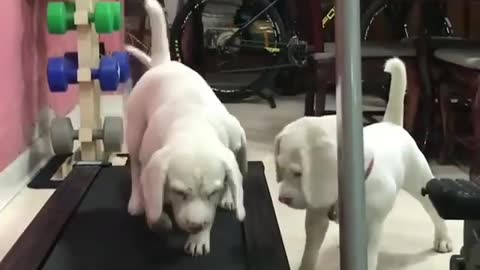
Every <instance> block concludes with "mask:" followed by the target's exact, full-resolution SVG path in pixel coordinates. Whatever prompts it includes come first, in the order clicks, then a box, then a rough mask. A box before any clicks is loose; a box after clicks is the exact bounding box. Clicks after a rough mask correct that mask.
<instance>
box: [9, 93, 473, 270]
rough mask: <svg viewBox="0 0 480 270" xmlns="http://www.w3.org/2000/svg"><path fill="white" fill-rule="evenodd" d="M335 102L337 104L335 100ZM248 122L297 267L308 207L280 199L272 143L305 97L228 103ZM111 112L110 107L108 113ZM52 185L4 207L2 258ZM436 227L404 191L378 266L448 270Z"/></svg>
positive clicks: (325, 257) (331, 246)
mask: <svg viewBox="0 0 480 270" xmlns="http://www.w3.org/2000/svg"><path fill="white" fill-rule="evenodd" d="M120 101H121V97H120V98H111V99H109V100H106V101H105V102H104V103H103V106H104V108H107V109H106V110H107V111H110V110H111V111H112V112H113V113H114V114H117V113H119V112H121V105H120ZM329 103H330V104H335V103H334V102H332V101H330V102H329ZM228 108H229V110H230V111H231V112H232V113H233V114H235V115H236V116H237V117H238V118H239V119H240V121H241V122H242V124H243V125H244V127H245V129H246V131H247V136H248V146H249V153H248V154H249V159H250V160H262V161H263V162H264V163H265V166H266V175H267V179H268V184H269V187H270V192H271V195H272V198H273V203H274V206H275V210H276V213H277V218H278V222H279V225H280V230H281V233H282V237H283V241H284V244H285V248H286V252H287V255H288V259H289V262H290V266H291V268H292V269H298V266H299V263H300V259H301V255H302V252H303V244H304V240H305V235H304V229H303V220H304V212H303V211H298V210H292V209H289V208H287V207H285V206H283V205H281V204H280V203H278V201H277V200H276V197H277V195H278V187H277V183H276V182H275V172H274V166H273V155H272V142H273V138H274V136H275V135H276V134H277V133H278V132H279V131H280V130H281V128H282V127H283V126H285V125H286V124H287V123H289V122H291V121H293V120H295V119H297V118H299V117H301V116H302V114H303V97H301V96H298V97H289V98H280V99H279V100H278V107H277V109H274V110H272V109H270V108H269V107H268V106H267V105H266V104H265V103H261V102H251V103H243V104H232V105H228ZM107 114H108V112H107ZM432 167H433V169H434V171H435V174H436V175H438V176H445V177H460V178H465V177H466V174H465V172H463V171H462V170H460V169H458V168H456V167H453V166H437V165H435V164H432ZM52 193H53V192H52V191H48V190H40V191H39V190H31V189H28V188H25V190H23V191H22V192H21V193H20V194H19V195H18V196H17V197H16V198H15V199H14V200H13V201H12V202H11V203H10V204H9V205H8V206H7V207H6V208H5V209H4V210H3V211H2V212H0V239H1V241H0V259H1V258H3V256H4V255H5V254H6V252H8V250H9V248H10V247H11V246H12V245H13V243H14V242H15V241H16V239H17V238H18V237H19V235H20V234H21V233H22V232H23V230H24V229H25V228H26V227H27V225H28V223H29V222H30V221H31V220H32V219H33V218H34V216H35V215H36V213H37V212H38V211H39V210H40V208H41V207H42V205H43V204H44V203H45V201H46V200H47V199H48V198H49V196H50V195H51V194H52ZM462 225H463V224H462V223H461V222H448V227H449V229H450V233H451V235H452V238H453V240H454V247H455V250H454V252H458V250H459V249H460V247H461V245H462ZM432 246H433V226H432V224H431V222H430V220H429V218H428V217H427V214H426V213H425V212H424V211H423V209H422V208H421V207H420V205H419V204H418V203H417V202H416V201H414V200H413V199H412V198H411V197H409V195H407V194H405V193H402V194H400V196H399V197H398V199H397V202H396V205H395V208H394V209H393V211H392V212H391V214H390V216H389V217H388V220H387V221H386V225H385V231H384V234H383V238H382V246H381V254H380V257H379V269H380V270H387V269H416V270H417V269H418V270H423V269H425V270H427V269H428V270H431V269H435V270H446V269H448V267H449V258H450V256H451V255H452V254H436V253H434V252H433V251H432ZM338 251H339V250H338V227H337V226H336V225H333V224H332V225H331V226H330V228H329V231H328V234H327V237H326V240H325V244H324V246H323V247H322V248H321V251H320V258H319V264H318V265H319V266H318V269H322V270H330V269H338V268H339V266H338V265H339V254H338Z"/></svg>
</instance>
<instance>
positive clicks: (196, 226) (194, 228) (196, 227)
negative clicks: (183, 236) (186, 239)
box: [187, 223, 203, 233]
mask: <svg viewBox="0 0 480 270" xmlns="http://www.w3.org/2000/svg"><path fill="white" fill-rule="evenodd" d="M187 228H188V231H189V232H190V233H199V232H200V231H201V230H202V229H203V224H201V223H188V224H187Z"/></svg>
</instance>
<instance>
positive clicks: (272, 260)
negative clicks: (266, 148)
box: [0, 162, 290, 270]
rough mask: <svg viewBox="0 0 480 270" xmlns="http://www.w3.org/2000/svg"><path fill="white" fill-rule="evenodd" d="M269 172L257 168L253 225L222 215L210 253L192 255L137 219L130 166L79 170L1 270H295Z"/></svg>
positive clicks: (179, 237)
mask: <svg viewBox="0 0 480 270" xmlns="http://www.w3.org/2000/svg"><path fill="white" fill-rule="evenodd" d="M264 169H265V168H264V166H263V164H262V163H261V162H250V163H249V169H248V172H249V174H248V176H247V177H246V179H245V181H244V190H245V209H246V213H247V217H246V218H245V221H244V222H242V223H241V222H238V221H237V220H236V218H235V215H234V212H231V211H225V210H221V209H218V211H217V215H216V219H215V224H214V226H213V229H212V236H211V242H210V245H211V246H210V247H211V251H210V254H208V255H206V256H200V257H191V256H190V255H186V254H185V253H184V251H183V245H184V243H185V242H184V241H185V238H186V236H187V234H185V233H183V232H180V231H178V230H176V229H175V230H174V231H172V232H170V233H158V234H155V233H153V232H151V231H150V230H149V229H148V228H147V225H146V224H145V219H144V218H143V217H131V216H129V214H128V212H127V204H128V199H129V195H130V185H131V184H130V173H129V169H128V167H127V166H120V167H113V166H109V165H108V164H103V165H88V164H77V165H76V166H75V167H74V168H73V170H72V172H71V174H70V175H69V176H68V177H67V178H66V179H65V180H64V181H63V183H62V184H61V185H60V186H59V187H58V188H57V190H56V191H55V192H54V194H53V195H52V196H51V198H50V199H49V200H48V202H47V203H46V205H45V206H44V207H43V208H42V209H41V210H40V212H39V213H38V214H37V216H36V217H35V219H34V220H33V221H32V223H31V224H30V225H29V226H28V227H27V229H26V230H25V232H24V233H23V234H22V235H21V236H20V238H19V239H18V241H17V242H16V243H15V244H14V246H13V247H12V249H11V250H10V251H9V252H8V253H7V255H6V256H5V258H4V259H3V260H2V261H1V262H0V269H2V270H16V269H21V270H39V269H42V270H57V269H58V270H60V269H61V270H73V269H118V270H122V269H129V270H130V269H142V270H149V269H163V270H170V269H172V270H173V269H176V270H182V269H197V270H203V269H205V270H206V269H208V270H225V269H229V270H244V269H245V270H247V269H258V270H269V269H272V270H273V269H275V270H289V269H290V268H289V264H288V260H287V258H286V254H285V249H284V247H283V241H282V239H281V235H280V230H279V228H278V223H277V220H276V217H275V212H274V209H273V205H272V199H271V197H270V194H269V191H268V186H267V183H266V179H265V175H264ZM53 171H54V170H52V171H51V174H53ZM44 173H45V172H44ZM44 175H45V176H47V175H46V174H44Z"/></svg>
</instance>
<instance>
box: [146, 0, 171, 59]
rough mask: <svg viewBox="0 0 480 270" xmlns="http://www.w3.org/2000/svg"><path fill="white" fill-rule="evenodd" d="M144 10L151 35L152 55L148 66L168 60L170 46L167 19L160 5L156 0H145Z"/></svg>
mask: <svg viewBox="0 0 480 270" xmlns="http://www.w3.org/2000/svg"><path fill="white" fill-rule="evenodd" d="M145 10H146V11H147V14H148V16H149V18H150V29H151V32H152V33H151V37H152V49H151V51H152V57H151V61H150V62H151V64H150V66H152V67H153V66H157V65H160V64H163V63H165V62H168V61H170V47H169V45H168V36H167V20H166V18H165V12H164V11H163V8H162V6H161V5H160V3H159V2H158V1H157V0H145Z"/></svg>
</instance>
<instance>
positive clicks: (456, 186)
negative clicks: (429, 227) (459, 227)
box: [422, 179, 480, 270]
mask: <svg viewBox="0 0 480 270" xmlns="http://www.w3.org/2000/svg"><path fill="white" fill-rule="evenodd" d="M422 194H423V195H424V196H426V195H428V197H429V199H430V201H431V202H432V204H433V205H434V206H435V209H437V212H438V214H439V215H440V216H441V217H442V218H444V219H446V220H464V225H463V247H462V248H461V250H460V254H456V255H452V256H451V257H450V269H451V270H475V269H479V268H480V258H479V257H478V254H480V211H478V209H479V208H480V186H479V185H478V184H477V183H475V182H471V181H467V180H462V179H456V180H453V179H432V180H430V181H429V182H428V183H427V185H426V187H425V188H424V189H423V190H422Z"/></svg>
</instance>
